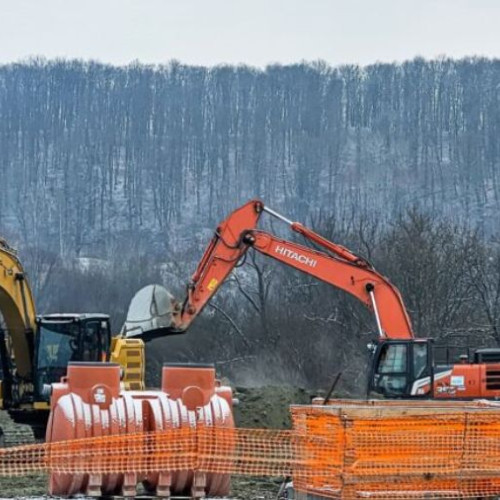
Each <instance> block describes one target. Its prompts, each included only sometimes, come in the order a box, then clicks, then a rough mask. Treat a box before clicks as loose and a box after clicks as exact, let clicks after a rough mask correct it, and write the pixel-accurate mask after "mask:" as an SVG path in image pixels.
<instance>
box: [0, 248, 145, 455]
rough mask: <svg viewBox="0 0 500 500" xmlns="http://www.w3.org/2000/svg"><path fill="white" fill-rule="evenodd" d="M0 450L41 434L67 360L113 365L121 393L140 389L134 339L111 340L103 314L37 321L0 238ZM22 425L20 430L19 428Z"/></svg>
mask: <svg viewBox="0 0 500 500" xmlns="http://www.w3.org/2000/svg"><path fill="white" fill-rule="evenodd" d="M0 319H3V321H2V322H0V410H5V411H0V446H1V445H12V444H20V443H26V442H30V441H32V440H33V439H34V436H33V432H34V433H35V435H43V433H44V432H45V425H46V422H47V418H48V414H49V397H50V394H49V392H48V388H49V387H50V384H52V383H53V382H58V381H59V380H60V379H61V377H64V376H65V374H66V369H67V365H68V363H69V362H72V361H83V362H93V361H109V360H111V361H114V362H117V363H119V364H120V365H122V368H123V369H124V370H123V372H124V380H123V382H124V383H125V385H126V387H127V388H131V389H142V388H143V382H144V361H143V358H144V348H143V342H142V340H140V339H132V338H129V339H123V338H121V337H120V336H116V337H113V338H112V337H111V328H110V321H109V316H108V315H105V314H48V315H43V316H37V315H36V311H35V304H34V300H33V294H32V291H31V287H30V285H29V282H28V280H27V277H26V273H25V272H24V269H23V266H22V264H21V262H20V260H19V258H18V256H17V254H16V252H15V250H14V249H13V248H12V247H10V246H9V245H8V244H7V243H6V242H5V241H4V240H1V239H0ZM21 424H23V425H21Z"/></svg>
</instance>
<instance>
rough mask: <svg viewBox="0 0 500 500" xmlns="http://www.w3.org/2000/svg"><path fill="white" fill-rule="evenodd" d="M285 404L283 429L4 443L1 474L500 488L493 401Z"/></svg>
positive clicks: (427, 493)
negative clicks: (288, 417) (187, 474)
mask: <svg viewBox="0 0 500 500" xmlns="http://www.w3.org/2000/svg"><path fill="white" fill-rule="evenodd" d="M481 406H482V407H481ZM291 411H292V417H293V430H291V431H279V430H259V429H229V428H213V427H205V426H198V427H197V428H194V427H193V428H181V429H170V430H167V431H161V432H151V433H141V434H129V435H119V436H112V437H110V436H107V437H105V438H89V439H81V440H75V441H65V442H58V443H47V444H41V445H32V446H23V447H17V448H11V449H4V450H0V475H21V474H27V473H30V472H35V471H47V472H53V473H95V474H99V473H120V472H122V473H123V472H137V473H147V472H156V471H162V470H163V471H165V470H170V471H178V470H197V471H201V472H213V473H223V474H238V475H253V476H273V477H276V476H281V477H285V476H292V478H293V481H294V486H295V488H296V489H297V490H298V491H301V492H308V493H312V494H315V495H318V496H322V497H329V498H341V499H350V498H363V497H370V498H384V499H385V498H398V499H405V498H408V499H410V498H423V497H425V498H476V497H491V496H495V495H498V494H499V493H500V409H498V408H495V407H493V406H491V405H488V404H483V405H478V404H476V405H472V404H460V403H457V404H452V405H448V404H447V405H443V406H440V405H439V403H435V404H428V403H426V404H422V405H420V406H418V405H417V404H410V403H408V404H407V403H406V402H404V403H400V404H399V406H398V405H396V404H384V403H380V404H379V403H378V402H377V403H371V404H366V402H364V403H359V404H353V403H352V402H349V403H346V404H344V403H343V402H341V401H335V402H332V404H331V405H328V406H319V405H313V406H297V407H292V410H291Z"/></svg>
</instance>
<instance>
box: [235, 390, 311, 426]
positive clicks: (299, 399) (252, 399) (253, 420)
mask: <svg viewBox="0 0 500 500" xmlns="http://www.w3.org/2000/svg"><path fill="white" fill-rule="evenodd" d="M316 395H317V392H314V391H310V390H306V389H300V388H297V387H288V386H278V387H276V386H266V387H251V388H248V387H237V388H236V389H235V394H234V397H235V398H236V399H237V400H238V404H237V405H236V406H235V408H234V417H235V422H236V426H237V427H244V428H260V429H289V428H290V427H291V425H292V423H291V419H290V409H289V408H290V405H291V404H309V403H310V401H311V398H312V397H314V396H316Z"/></svg>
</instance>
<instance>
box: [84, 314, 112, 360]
mask: <svg viewBox="0 0 500 500" xmlns="http://www.w3.org/2000/svg"><path fill="white" fill-rule="evenodd" d="M81 328H82V330H81V334H80V335H81V339H80V345H81V351H80V352H81V361H91V362H97V361H107V359H108V357H109V346H110V329H109V321H107V320H102V319H90V320H87V321H85V322H84V323H83V324H82V325H81Z"/></svg>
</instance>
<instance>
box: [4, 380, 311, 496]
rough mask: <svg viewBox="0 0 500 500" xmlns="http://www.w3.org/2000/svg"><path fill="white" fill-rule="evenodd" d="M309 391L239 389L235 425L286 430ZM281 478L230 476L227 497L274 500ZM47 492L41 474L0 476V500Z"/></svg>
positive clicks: (44, 479) (274, 388)
mask: <svg viewBox="0 0 500 500" xmlns="http://www.w3.org/2000/svg"><path fill="white" fill-rule="evenodd" d="M314 395H316V393H315V392H313V391H306V390H304V389H299V388H294V387H260V388H244V387H239V388H237V389H236V391H235V397H236V398H237V399H238V400H239V404H238V405H237V406H236V407H235V409H234V414H235V419H236V425H237V426H238V427H245V428H260V429H286V428H289V427H290V414H289V411H288V407H289V405H290V404H307V403H309V402H310V400H311V397H312V396H314ZM281 482H282V478H274V479H264V478H255V477H234V478H233V479H232V488H231V498H241V499H246V500H250V499H260V500H268V499H269V500H271V499H275V498H276V495H277V493H278V490H279V487H280V485H281ZM46 492H47V476H46V475H45V474H38V475H29V476H21V477H7V478H6V477H0V499H3V498H30V499H35V498H41V497H43V496H45V495H46ZM138 493H139V494H140V493H141V492H140V491H138Z"/></svg>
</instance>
